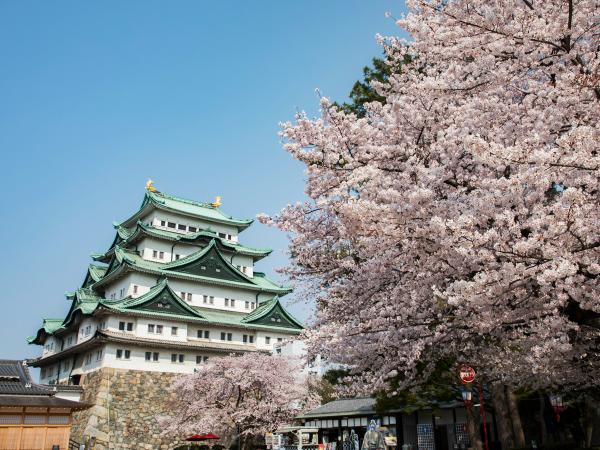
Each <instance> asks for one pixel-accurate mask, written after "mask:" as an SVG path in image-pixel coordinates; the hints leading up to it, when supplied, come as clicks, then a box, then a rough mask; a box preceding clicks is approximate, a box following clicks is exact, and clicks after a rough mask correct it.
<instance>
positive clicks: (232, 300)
mask: <svg viewBox="0 0 600 450" xmlns="http://www.w3.org/2000/svg"><path fill="white" fill-rule="evenodd" d="M231 307H232V308H235V299H233V298H232V299H231Z"/></svg>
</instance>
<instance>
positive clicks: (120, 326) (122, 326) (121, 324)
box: [119, 322, 125, 331]
mask: <svg viewBox="0 0 600 450" xmlns="http://www.w3.org/2000/svg"><path fill="white" fill-rule="evenodd" d="M119 330H120V331H125V322H119Z"/></svg>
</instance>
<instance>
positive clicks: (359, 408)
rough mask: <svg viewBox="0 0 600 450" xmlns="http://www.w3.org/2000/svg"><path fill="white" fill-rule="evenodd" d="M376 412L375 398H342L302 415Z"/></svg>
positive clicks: (329, 415)
mask: <svg viewBox="0 0 600 450" xmlns="http://www.w3.org/2000/svg"><path fill="white" fill-rule="evenodd" d="M374 413H375V399H374V398H371V397H359V398H341V399H338V400H334V401H332V402H329V403H325V404H324V405H321V406H319V407H318V408H315V409H313V410H312V411H309V412H307V413H305V414H304V415H302V416H301V417H305V418H310V417H331V416H349V415H352V416H363V415H371V414H374Z"/></svg>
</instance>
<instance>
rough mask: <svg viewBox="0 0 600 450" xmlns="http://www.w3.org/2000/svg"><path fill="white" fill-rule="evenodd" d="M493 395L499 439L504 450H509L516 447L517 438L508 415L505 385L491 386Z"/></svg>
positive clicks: (496, 384)
mask: <svg viewBox="0 0 600 450" xmlns="http://www.w3.org/2000/svg"><path fill="white" fill-rule="evenodd" d="M490 393H491V394H492V395H491V396H492V406H493V407H494V413H495V415H496V425H497V427H498V437H499V439H500V444H501V445H502V450H509V449H511V448H514V447H515V438H514V434H513V428H512V422H511V420H510V415H509V413H508V406H507V402H506V395H505V392H504V385H502V384H500V383H493V384H492V385H490Z"/></svg>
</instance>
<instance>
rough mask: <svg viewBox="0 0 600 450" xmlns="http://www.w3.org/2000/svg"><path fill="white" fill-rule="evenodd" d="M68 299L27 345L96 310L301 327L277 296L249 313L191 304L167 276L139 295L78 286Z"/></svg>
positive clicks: (291, 329)
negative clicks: (62, 313) (108, 294)
mask: <svg viewBox="0 0 600 450" xmlns="http://www.w3.org/2000/svg"><path fill="white" fill-rule="evenodd" d="M72 298H73V303H72V305H71V309H70V310H69V313H68V314H67V316H66V317H65V319H44V322H43V325H42V328H40V329H39V330H38V332H37V334H36V335H35V336H31V337H29V338H27V341H28V342H29V343H30V344H41V343H42V339H43V338H44V337H45V336H48V335H53V334H56V333H58V332H61V331H66V330H68V328H69V325H70V324H71V323H72V321H73V320H74V318H75V317H77V315H84V316H90V315H93V314H94V313H95V312H96V311H97V310H99V309H103V310H107V311H113V312H117V313H122V314H132V315H143V316H154V317H162V318H168V319H171V320H172V319H179V320H183V321H186V322H200V323H204V324H216V325H230V326H233V327H238V328H248V329H258V330H270V331H287V332H293V333H299V332H300V330H302V328H303V325H302V324H301V323H300V322H299V321H297V320H296V319H294V318H293V316H292V315H291V314H289V313H288V312H287V310H286V309H285V308H284V307H283V305H282V304H281V303H280V301H279V297H274V298H273V299H271V300H269V301H267V302H264V303H262V304H261V305H260V306H259V307H258V308H257V309H256V310H254V311H253V312H252V313H250V314H244V313H237V312H229V311H221V310H216V309H212V308H203V307H194V306H191V305H189V304H188V303H186V302H185V301H183V300H182V299H181V298H180V297H179V296H178V295H177V294H176V293H175V292H174V291H173V290H172V289H171V288H170V286H169V284H168V280H167V279H162V280H161V281H159V283H158V284H156V285H155V286H154V287H153V288H152V289H150V291H149V292H147V293H146V294H144V295H141V296H139V297H125V298H123V299H119V300H107V299H104V298H100V297H98V296H94V295H92V294H91V293H90V290H89V289H85V288H81V289H78V290H77V291H76V292H75V293H73V295H72Z"/></svg>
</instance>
